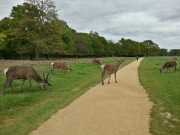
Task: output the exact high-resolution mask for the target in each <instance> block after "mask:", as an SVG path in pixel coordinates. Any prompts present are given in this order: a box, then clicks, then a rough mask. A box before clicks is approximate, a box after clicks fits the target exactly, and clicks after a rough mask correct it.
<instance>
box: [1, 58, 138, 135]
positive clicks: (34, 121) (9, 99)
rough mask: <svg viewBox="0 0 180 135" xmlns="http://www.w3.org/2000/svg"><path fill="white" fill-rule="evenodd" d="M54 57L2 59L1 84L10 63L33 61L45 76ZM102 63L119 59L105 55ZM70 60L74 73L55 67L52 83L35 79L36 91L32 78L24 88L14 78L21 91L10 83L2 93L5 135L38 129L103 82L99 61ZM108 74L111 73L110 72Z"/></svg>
mask: <svg viewBox="0 0 180 135" xmlns="http://www.w3.org/2000/svg"><path fill="white" fill-rule="evenodd" d="M134 60H135V58H127V59H126V60H125V62H123V66H125V65H127V64H129V63H130V62H132V61H134ZM51 62H52V61H1V65H0V66H1V67H0V69H1V72H0V73H1V74H0V84H1V86H3V83H4V82H5V80H6V79H5V76H4V75H3V73H2V69H3V68H5V67H6V66H9V65H31V66H33V67H34V68H35V69H36V70H37V72H38V73H39V74H40V75H41V76H42V74H43V72H45V74H47V73H48V72H49V71H50V68H51V67H50V63H51ZM101 63H114V64H115V63H117V62H116V61H115V60H113V59H112V58H110V59H107V58H106V59H101ZM67 64H70V66H71V67H72V68H73V71H72V72H71V73H67V72H66V71H59V70H54V71H53V73H52V74H50V75H49V78H50V79H51V82H50V83H51V85H52V86H46V89H45V90H41V89H40V86H39V85H38V84H37V83H36V82H35V81H32V87H33V90H34V92H30V87H29V83H28V81H26V82H25V84H24V86H23V89H22V92H18V90H19V89H20V85H21V81H20V80H14V81H13V86H14V89H15V90H16V91H17V94H14V93H13V92H12V90H11V89H10V87H7V89H6V91H5V95H1V94H0V134H2V135H10V134H11V135H26V134H28V133H30V131H32V130H34V129H36V128H37V127H38V126H39V125H40V124H41V123H43V122H44V121H46V120H47V119H49V118H50V116H51V115H52V114H54V113H55V112H57V111H58V109H61V108H63V107H65V106H67V105H68V104H69V103H71V102H72V101H73V100H75V99H76V98H78V97H79V96H81V95H82V94H83V93H85V92H86V91H87V90H89V89H90V87H93V86H95V85H96V84H97V83H100V82H101V77H100V76H101V69H100V66H99V65H93V64H92V61H91V59H83V60H68V61H67ZM106 77H107V76H106Z"/></svg>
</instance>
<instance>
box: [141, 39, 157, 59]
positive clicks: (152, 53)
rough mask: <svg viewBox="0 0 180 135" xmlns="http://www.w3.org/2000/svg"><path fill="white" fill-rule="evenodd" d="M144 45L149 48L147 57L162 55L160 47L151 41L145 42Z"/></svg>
mask: <svg viewBox="0 0 180 135" xmlns="http://www.w3.org/2000/svg"><path fill="white" fill-rule="evenodd" d="M143 44H144V45H145V46H146V47H147V56H148V55H150V56H158V55H159V53H160V48H159V46H158V45H157V44H156V43H154V42H153V41H151V40H145V41H143Z"/></svg>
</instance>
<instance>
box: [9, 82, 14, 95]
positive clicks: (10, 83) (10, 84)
mask: <svg viewBox="0 0 180 135" xmlns="http://www.w3.org/2000/svg"><path fill="white" fill-rule="evenodd" d="M12 83H13V80H10V82H9V86H10V87H11V89H12V91H13V92H14V94H15V93H16V91H15V90H14V88H13V85H12Z"/></svg>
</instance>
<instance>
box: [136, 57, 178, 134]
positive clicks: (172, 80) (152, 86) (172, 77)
mask: <svg viewBox="0 0 180 135" xmlns="http://www.w3.org/2000/svg"><path fill="white" fill-rule="evenodd" d="M170 60H173V57H148V58H145V59H144V60H143V61H142V62H141V65H140V67H139V77H140V82H141V84H142V85H143V86H144V88H145V89H146V90H147V93H148V95H149V97H150V99H151V101H153V103H154V106H153V108H152V112H151V118H152V120H151V123H150V130H151V133H152V134H154V135H180V85H179V84H180V66H178V67H177V72H176V73H174V72H173V70H174V69H173V68H171V72H167V73H166V69H165V70H164V71H163V72H162V73H160V72H159V68H161V67H162V66H163V64H164V63H165V62H166V61H170ZM179 63H180V61H179Z"/></svg>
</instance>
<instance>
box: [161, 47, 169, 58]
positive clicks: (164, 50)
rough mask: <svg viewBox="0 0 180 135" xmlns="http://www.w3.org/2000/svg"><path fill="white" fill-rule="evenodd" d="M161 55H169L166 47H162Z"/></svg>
mask: <svg viewBox="0 0 180 135" xmlns="http://www.w3.org/2000/svg"><path fill="white" fill-rule="evenodd" d="M159 55H160V56H167V55H168V50H167V49H165V48H161V49H160V54H159Z"/></svg>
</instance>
